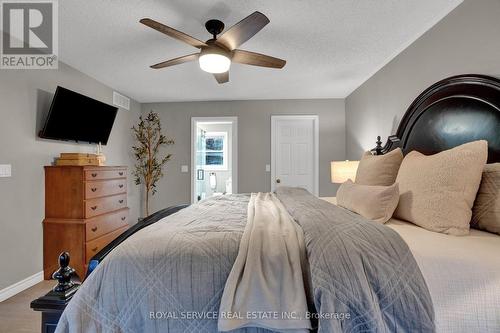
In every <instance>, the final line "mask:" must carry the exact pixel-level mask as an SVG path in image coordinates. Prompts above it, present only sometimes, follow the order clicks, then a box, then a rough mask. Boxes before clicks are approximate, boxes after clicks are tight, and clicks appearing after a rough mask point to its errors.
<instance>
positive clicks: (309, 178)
mask: <svg viewBox="0 0 500 333" xmlns="http://www.w3.org/2000/svg"><path fill="white" fill-rule="evenodd" d="M279 186H294V187H302V188H305V189H306V190H308V191H309V192H311V193H313V194H315V195H318V116H272V117H271V190H272V191H274V190H275V189H276V187H279Z"/></svg>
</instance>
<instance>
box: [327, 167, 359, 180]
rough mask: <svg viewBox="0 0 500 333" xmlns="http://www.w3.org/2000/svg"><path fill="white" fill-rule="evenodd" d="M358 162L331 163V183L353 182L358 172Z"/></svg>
mask: <svg viewBox="0 0 500 333" xmlns="http://www.w3.org/2000/svg"><path fill="white" fill-rule="evenodd" d="M358 165H359V161H332V162H330V166H331V177H332V183H338V184H340V183H343V182H345V181H346V180H348V179H350V180H352V181H354V179H355V178H356V171H357V170H358Z"/></svg>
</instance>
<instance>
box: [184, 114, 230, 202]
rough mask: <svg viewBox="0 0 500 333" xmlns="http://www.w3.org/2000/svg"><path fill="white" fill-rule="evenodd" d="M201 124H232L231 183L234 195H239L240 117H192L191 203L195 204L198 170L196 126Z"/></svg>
mask: <svg viewBox="0 0 500 333" xmlns="http://www.w3.org/2000/svg"><path fill="white" fill-rule="evenodd" d="M199 122H207V123H210V122H214V123H224V122H226V123H232V127H233V131H232V132H233V133H232V138H231V140H232V154H233V156H232V170H231V181H232V187H233V193H238V117H191V203H195V202H196V199H195V195H196V193H195V192H196V189H195V181H194V178H195V176H196V168H195V166H196V165H195V160H196V157H195V156H196V151H195V149H194V145H195V142H196V125H197V123H199Z"/></svg>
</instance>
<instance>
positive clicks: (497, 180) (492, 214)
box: [470, 163, 500, 235]
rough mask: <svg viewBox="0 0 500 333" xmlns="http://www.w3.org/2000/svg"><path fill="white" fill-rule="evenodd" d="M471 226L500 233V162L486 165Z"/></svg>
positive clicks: (475, 202)
mask: <svg viewBox="0 0 500 333" xmlns="http://www.w3.org/2000/svg"><path fill="white" fill-rule="evenodd" d="M470 226H471V227H472V228H475V229H480V230H486V231H489V232H494V233H496V234H499V235H500V163H493V164H486V166H485V167H484V170H483V175H482V179H481V185H480V186H479V190H478V191H477V196H476V201H474V206H473V207H472V220H471V224H470Z"/></svg>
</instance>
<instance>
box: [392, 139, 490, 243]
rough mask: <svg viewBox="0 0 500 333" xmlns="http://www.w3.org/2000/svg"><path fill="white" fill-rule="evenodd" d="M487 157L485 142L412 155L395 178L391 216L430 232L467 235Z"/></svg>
mask: <svg viewBox="0 0 500 333" xmlns="http://www.w3.org/2000/svg"><path fill="white" fill-rule="evenodd" d="M487 156H488V143H487V142H486V141H484V140H481V141H474V142H470V143H466V144H463V145H461V146H457V147H455V148H452V149H449V150H445V151H442V152H440V153H438V154H434V155H429V156H426V155H423V154H421V153H419V152H417V151H412V152H411V153H409V154H408V155H406V157H405V158H404V160H403V163H401V167H400V168H399V173H398V176H397V178H396V182H398V183H399V193H400V197H399V204H398V207H397V208H396V211H395V213H394V216H395V217H396V218H399V219H402V220H406V221H409V222H412V223H414V224H416V225H419V226H421V227H423V228H425V229H428V230H431V231H437V232H442V233H446V234H451V235H466V234H468V233H469V227H470V226H469V224H470V221H471V216H472V204H473V203H474V199H475V197H476V193H477V190H478V188H479V184H480V182H481V174H482V172H483V169H484V166H485V164H486V159H487Z"/></svg>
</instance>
